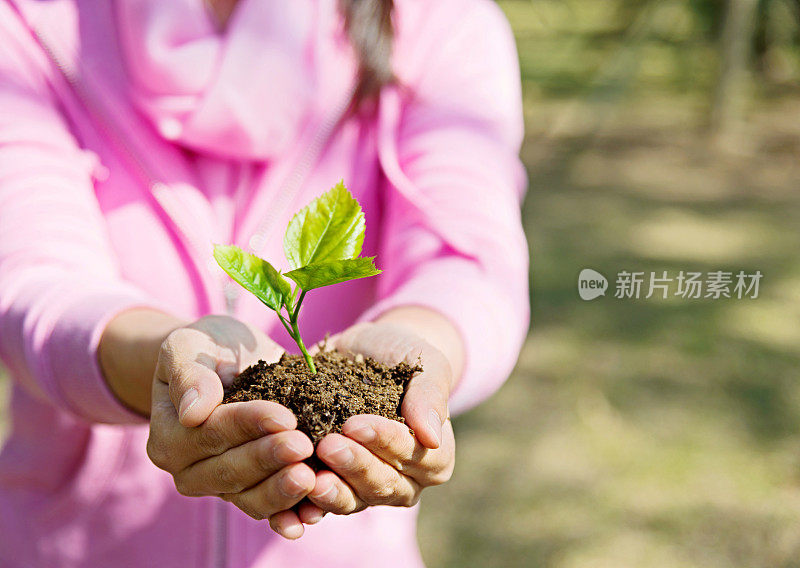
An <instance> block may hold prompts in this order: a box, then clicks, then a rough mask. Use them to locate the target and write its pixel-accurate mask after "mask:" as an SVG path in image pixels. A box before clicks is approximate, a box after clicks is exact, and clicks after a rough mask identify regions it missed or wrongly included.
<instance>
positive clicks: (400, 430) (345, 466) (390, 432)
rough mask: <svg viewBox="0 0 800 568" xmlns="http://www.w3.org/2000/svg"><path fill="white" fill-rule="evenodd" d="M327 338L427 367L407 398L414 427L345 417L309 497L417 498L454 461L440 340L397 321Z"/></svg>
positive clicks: (356, 504) (321, 501)
mask: <svg viewBox="0 0 800 568" xmlns="http://www.w3.org/2000/svg"><path fill="white" fill-rule="evenodd" d="M328 345H329V346H331V347H335V348H337V349H338V350H339V351H343V352H346V353H351V354H362V355H364V356H366V357H371V358H373V359H375V360H377V361H380V362H382V363H385V364H387V365H395V364H397V363H399V362H401V361H405V362H406V363H408V364H410V365H414V364H417V363H421V365H422V368H423V371H422V372H421V373H418V374H417V375H416V376H414V378H412V379H411V381H410V382H409V384H408V387H407V389H406V393H405V397H404V399H403V403H402V406H401V415H402V416H403V418H404V419H405V421H406V424H407V426H406V424H402V423H400V422H397V421H394V420H389V419H387V418H383V417H380V416H374V415H368V414H363V415H359V416H353V417H351V418H350V419H348V420H347V422H345V424H344V427H343V429H342V432H343V435H340V434H329V435H328V436H326V437H325V438H323V439H322V440H321V441H320V442H319V444H318V445H317V449H316V453H317V456H318V457H319V458H320V459H321V460H322V461H323V462H325V463H326V464H327V465H328V466H329V467H330V471H321V472H318V473H317V474H316V483H315V486H314V489H313V491H312V492H311V493H310V494H309V496H308V498H309V500H310V501H311V502H312V503H313V504H315V505H316V506H317V507H319V508H320V509H321V510H323V511H325V512H331V513H335V514H350V513H355V512H358V511H361V510H363V509H365V508H366V507H368V506H370V505H394V506H402V507H410V506H413V505H415V504H416V503H417V501H418V500H419V497H420V493H421V492H422V490H423V489H424V488H425V487H429V486H432V485H439V484H441V483H444V482H446V481H447V480H448V479H450V476H451V475H452V472H453V467H454V464H455V438H454V436H453V429H452V426H451V423H450V419H449V413H448V409H447V400H448V397H449V395H450V391H451V389H452V388H453V373H452V371H451V369H450V364H449V362H448V361H447V359H446V357H445V356H444V355H443V354H442V353H441V352H440V351H439V350H438V349H436V348H435V347H434V346H433V345H431V344H430V343H428V342H426V341H425V340H423V339H422V338H420V337H419V336H417V335H416V334H414V333H413V332H412V331H410V330H409V329H408V328H406V327H404V326H399V325H396V324H393V323H380V322H378V323H362V324H358V325H356V326H353V327H351V328H350V329H348V330H347V331H345V332H344V333H342V334H341V335H338V336H335V337H333V338H331V339H330V340H329V342H328ZM409 427H410V428H411V429H413V431H414V434H412V433H411V431H410V430H409ZM302 513H303V511H301V518H303V514H302Z"/></svg>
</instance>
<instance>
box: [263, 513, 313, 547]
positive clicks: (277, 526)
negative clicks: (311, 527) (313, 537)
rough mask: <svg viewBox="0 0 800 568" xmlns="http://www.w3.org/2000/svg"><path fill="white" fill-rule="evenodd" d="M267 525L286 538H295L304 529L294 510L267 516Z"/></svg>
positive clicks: (300, 534)
mask: <svg viewBox="0 0 800 568" xmlns="http://www.w3.org/2000/svg"><path fill="white" fill-rule="evenodd" d="M269 527H270V528H271V529H272V530H273V531H275V532H276V533H278V534H279V535H281V536H282V537H283V538H285V539H287V540H297V539H298V538H300V537H301V536H303V533H304V532H305V530H306V529H305V528H304V527H303V523H302V522H301V521H300V518H299V517H298V515H297V513H295V512H294V511H281V512H280V513H275V514H274V515H272V516H271V517H270V518H269Z"/></svg>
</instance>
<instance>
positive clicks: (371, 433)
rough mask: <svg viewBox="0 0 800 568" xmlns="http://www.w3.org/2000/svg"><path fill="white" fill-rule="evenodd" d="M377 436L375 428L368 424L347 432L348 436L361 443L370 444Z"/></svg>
mask: <svg viewBox="0 0 800 568" xmlns="http://www.w3.org/2000/svg"><path fill="white" fill-rule="evenodd" d="M375 436H377V434H376V433H375V430H374V429H373V428H372V426H368V425H366V424H365V425H364V426H359V427H358V428H356V429H355V430H353V431H352V432H348V434H347V437H348V438H352V439H353V440H355V441H356V442H358V443H360V444H369V443H370V442H371V441H372V440H374V439H375Z"/></svg>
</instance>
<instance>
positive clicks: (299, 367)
mask: <svg viewBox="0 0 800 568" xmlns="http://www.w3.org/2000/svg"><path fill="white" fill-rule="evenodd" d="M314 364H315V366H316V368H317V373H316V374H312V373H311V371H310V370H309V368H308V366H306V362H305V360H304V359H303V357H302V356H300V355H287V354H284V355H283V357H281V359H280V361H278V362H277V363H272V364H267V363H265V362H264V361H259V362H258V363H256V364H255V365H253V366H251V367H248V368H247V369H245V370H244V371H243V372H242V373H241V374H240V375H239V376H238V377H237V378H236V380H235V381H234V382H233V384H232V385H231V386H230V388H229V389H228V390H227V391H226V392H225V398H224V400H223V402H240V401H247V400H259V399H263V400H272V401H275V402H278V403H280V404H282V405H284V406H286V407H287V408H289V410H291V411H292V412H294V414H295V416H296V417H297V429H298V430H300V431H301V432H304V433H306V434H307V435H308V436H309V437H310V438H311V441H312V442H313V443H314V446H316V445H317V442H319V441H320V440H321V439H322V438H323V437H324V436H325V435H326V434H329V433H331V432H341V431H342V425H343V424H344V423H345V421H346V420H347V419H348V418H350V417H351V416H355V415H356V414H377V415H378V416H385V417H386V418H391V419H392V420H397V421H399V422H403V418H402V416H400V403H401V402H402V399H403V394H404V392H405V387H406V385H407V384H408V381H409V380H411V377H413V376H414V374H415V373H416V372H418V371H421V370H422V367H420V366H419V365H415V366H413V367H412V366H410V365H408V364H406V363H400V364H398V365H396V366H394V367H387V366H386V365H383V364H381V363H378V362H377V361H374V360H373V359H370V358H366V359H365V358H363V357H360V356H358V357H357V358H356V360H352V359H349V358H346V357H345V356H344V355H342V354H340V353H338V352H336V351H325V352H322V353H320V354H318V355H316V356H315V357H314ZM313 465H319V464H313Z"/></svg>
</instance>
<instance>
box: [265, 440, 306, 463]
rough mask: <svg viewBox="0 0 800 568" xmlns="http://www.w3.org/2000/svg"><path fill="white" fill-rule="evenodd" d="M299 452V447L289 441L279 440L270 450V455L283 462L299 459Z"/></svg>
mask: <svg viewBox="0 0 800 568" xmlns="http://www.w3.org/2000/svg"><path fill="white" fill-rule="evenodd" d="M301 454H302V452H301V450H300V448H298V447H297V446H295V445H293V444H292V443H291V442H281V443H280V444H278V445H277V446H275V449H273V450H272V455H274V456H275V459H277V460H278V461H282V462H283V463H292V462H296V461H297V460H299V459H300V457H301Z"/></svg>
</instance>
